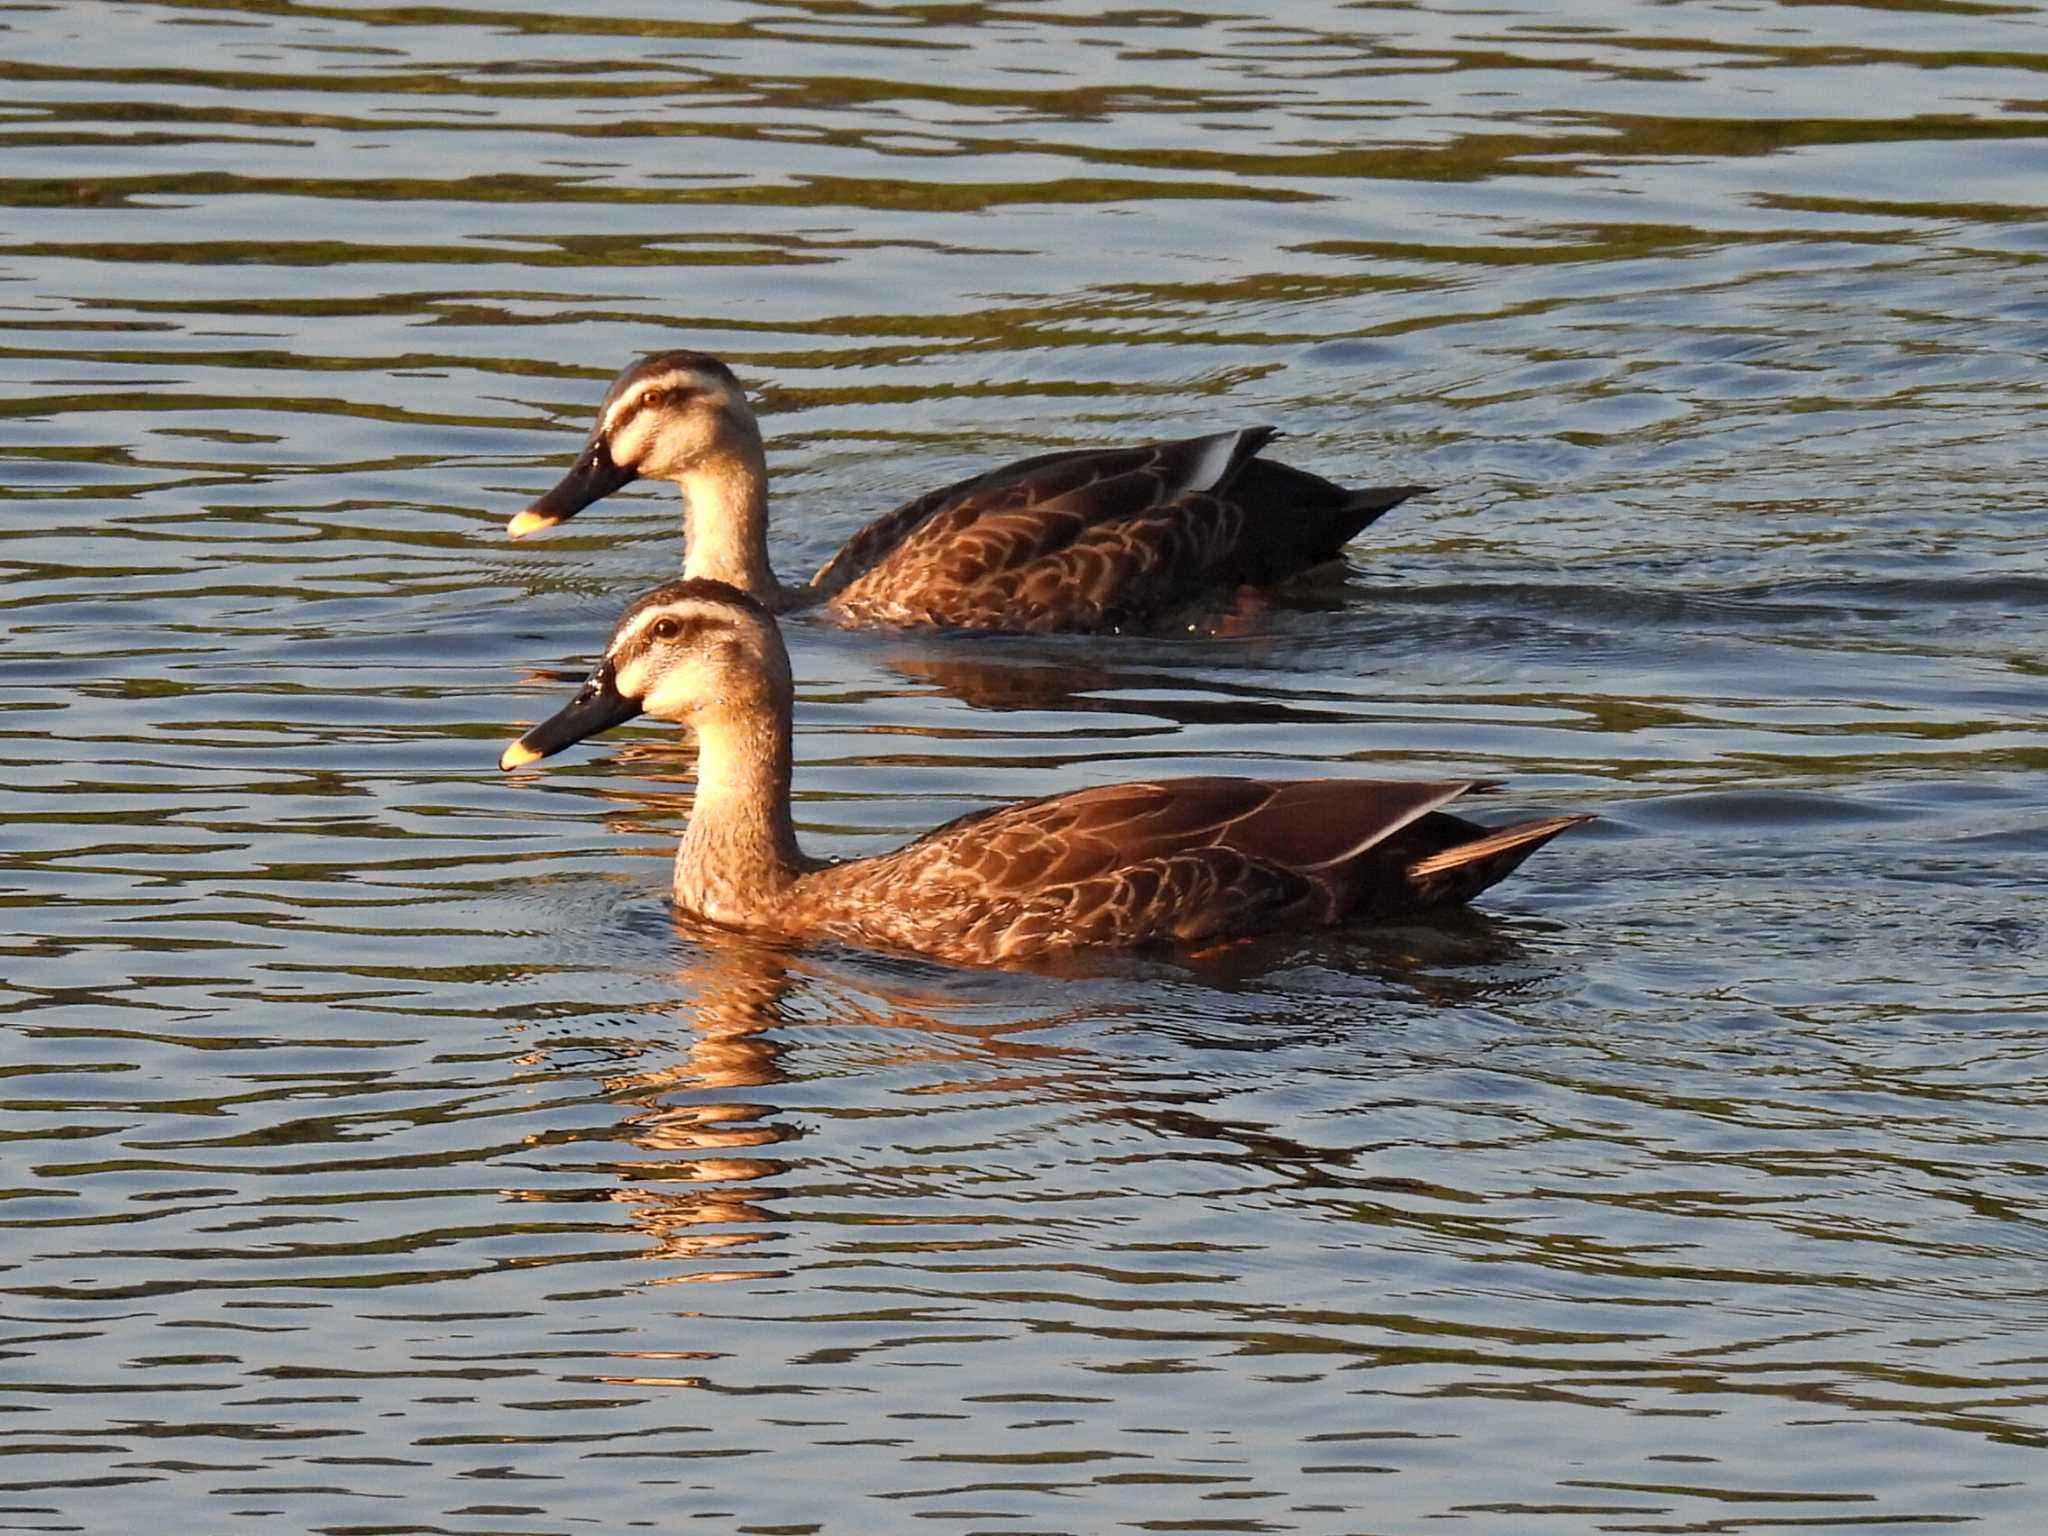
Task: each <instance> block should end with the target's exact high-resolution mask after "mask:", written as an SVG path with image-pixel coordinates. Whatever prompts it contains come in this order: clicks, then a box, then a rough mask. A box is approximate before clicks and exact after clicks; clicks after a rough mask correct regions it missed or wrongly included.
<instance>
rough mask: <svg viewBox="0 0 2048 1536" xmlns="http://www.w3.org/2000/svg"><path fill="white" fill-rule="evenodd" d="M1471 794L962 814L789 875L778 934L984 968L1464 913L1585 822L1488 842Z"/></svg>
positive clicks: (1129, 801)
mask: <svg viewBox="0 0 2048 1536" xmlns="http://www.w3.org/2000/svg"><path fill="white" fill-rule="evenodd" d="M1473 787H1474V786H1473V785H1472V784H1470V783H1406V782H1395V781H1381V780H1363V779H1311V780H1304V781H1300V782H1295V783H1278V784H1275V783H1265V782H1261V781H1258V780H1253V779H1225V778H1205V779H1204V778H1198V779H1172V780H1163V781H1156V782H1150V783H1137V784H1118V785H1114V786H1111V787H1108V788H1103V789H1088V790H1082V791H1079V792H1077V793H1074V794H1066V795H1056V796H1053V797H1051V798H1049V799H1044V800H1033V801H1029V802H1026V803H1024V804H1021V805H1015V806H1008V807H1001V808H998V809H995V810H989V811H981V812H977V813H975V814H973V815H971V816H966V817H962V818H961V819H960V820H958V821H954V822H951V823H948V824H947V825H946V826H943V827H940V828H939V829H938V830H936V831H934V832H932V833H929V834H928V835H926V836H924V837H922V838H919V839H918V840H917V841H916V842H914V843H911V844H910V845H909V846H907V847H905V848H901V849H898V850H897V851H896V852H894V853H890V854H885V855H883V856H881V857H879V858H875V859H864V860H860V861H858V862H856V863H851V864H842V865H838V866H834V867H830V868H827V869H823V870H819V871H817V872H815V873H812V874H809V875H806V876H804V877H803V878H802V879H801V880H800V881H799V882H798V886H797V889H796V891H795V892H794V893H793V897H794V899H793V901H792V903H791V905H790V907H789V909H788V921H789V923H790V925H791V927H792V929H794V930H798V931H805V932H823V933H828V934H832V935H835V936H837V937H841V938H845V939H850V940H853V941H856V942H860V943H867V944H874V943H882V944H889V945H895V946H900V947H903V948H907V949H915V950H921V951H924V952H926V953H930V954H938V955H943V956H945V957H947V958H949V959H955V960H967V961H971V962H976V963H982V964H986V963H989V962H992V961H998V960H1006V959H1015V958H1022V957H1028V956H1031V955H1038V954H1045V953H1049V952H1053V951H1058V950H1064V949H1072V948H1077V947H1082V946H1094V945H1109V946H1116V947H1135V946H1142V945H1156V944H1173V943H1191V942H1199V941H1206V940H1212V939H1218V938H1234V937H1240V936H1248V935H1252V934H1258V933H1265V932H1270V931H1272V930H1274V929H1278V928H1283V927H1290V926H1303V925H1323V924H1333V923H1341V922H1345V921H1348V920H1351V919H1355V918H1367V917H1388V916H1393V915H1397V914H1399V913H1405V912H1416V911H1422V910H1425V909H1427V908H1430V907H1435V906H1443V905H1448V904H1452V903H1456V902H1462V901H1465V900H1468V899H1469V898H1470V897H1472V896H1473V895H1476V894H1477V893H1478V892H1479V891H1481V890H1483V889H1485V888H1486V887H1487V886H1489V885H1491V884H1493V883H1494V882H1495V881H1497V880H1500V879H1502V878H1504V877H1505V876H1506V875H1507V874H1508V873H1509V872H1510V871H1511V870H1512V869H1514V867H1515V866H1516V865H1518V864H1519V863H1520V862H1521V861H1522V860H1523V859H1525V858H1527V857H1528V856H1529V854H1530V853H1532V852H1534V851H1535V849H1536V848H1538V847H1540V846H1542V844H1543V843H1545V842H1548V841H1549V840H1550V839H1551V838H1553V837H1555V836H1556V835H1557V834H1558V833H1559V832H1562V831H1563V830H1564V829H1565V828H1567V827H1569V826H1573V825H1576V824H1577V823H1578V822H1580V821H1584V820H1586V819H1587V818H1585V817H1583V816H1561V817H1552V818H1550V819H1548V820H1546V821H1541V822H1529V823H1524V824H1523V825H1521V826H1517V827H1511V828H1506V829H1500V830H1492V829H1488V828H1484V827H1480V826H1477V825H1475V824H1473V823H1471V822H1468V821H1465V820H1463V819H1462V818H1460V817H1457V816H1452V815H1448V814H1446V813H1444V812H1442V811H1441V810H1439V809H1438V807H1439V806H1442V805H1444V804H1447V803H1448V802H1450V801H1451V800H1454V799H1456V798H1457V797H1458V796H1459V795H1461V794H1464V793H1465V792H1467V791H1468V790H1470V789H1471V788H1473Z"/></svg>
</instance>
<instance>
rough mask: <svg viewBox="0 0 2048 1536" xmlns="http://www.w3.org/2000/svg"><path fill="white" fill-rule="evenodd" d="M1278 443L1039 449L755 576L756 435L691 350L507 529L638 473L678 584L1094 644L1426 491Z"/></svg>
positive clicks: (764, 514)
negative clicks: (663, 497)
mask: <svg viewBox="0 0 2048 1536" xmlns="http://www.w3.org/2000/svg"><path fill="white" fill-rule="evenodd" d="M1275 435H1276V431H1275V429H1274V428H1272V427H1270V426H1255V427H1244V428H1240V429H1238V430H1236V431H1232V432H1218V433H1212V434H1210V435H1209V436H1206V437H1190V438H1183V439H1180V440H1178V441H1174V442H1156V443H1143V444H1137V445H1134V446H1127V447H1118V448H1084V449H1075V450H1063V451H1059V452H1054V453H1043V454H1038V455H1036V456H1034V457H1032V458H1027V459H1020V460H1018V461H1017V462H1016V463H1014V464H1005V465H1003V466H1002V467H1000V468H997V469H992V470H988V471H986V472H984V473H982V474H978V475H972V476H970V477H968V478H967V479H965V480H959V481H955V482H954V483H953V484H951V485H948V486H943V487H941V488H940V489H938V490H936V491H931V492H928V493H927V494H925V495H923V496H919V497H916V498H914V499H913V500H911V501H907V502H905V503H904V504H903V505H902V506H900V507H897V508H896V509H895V510H894V511H892V512H887V513H884V514H883V515H882V516H880V517H878V518H876V519H875V520H874V521H873V522H871V523H869V524H868V525H867V526H866V527H865V528H863V529H861V530H860V532H858V533H856V534H855V535H854V536H853V537H852V538H851V539H849V540H847V542H846V544H845V545H844V547H842V548H841V549H840V550H839V552H838V553H837V554H835V555H833V556H832V558H831V559H829V560H827V561H826V562H825V563H824V565H822V566H821V567H819V569H818V571H817V572H816V573H815V574H814V575H813V576H812V577H811V579H810V580H809V581H808V582H805V583H803V584H802V585H800V586H785V585H784V584H783V583H782V582H780V581H779V580H777V579H776V576H775V572H774V570H773V569H772V568H771V566H770V565H769V563H768V467H767V456H766V454H765V452H764V450H763V448H762V445H761V427H760V423H759V422H758V421H757V420H756V419H755V416H754V411H753V407H752V406H751V405H749V404H748V402H747V394H746V390H745V389H744V388H743V387H742V386H741V384H740V381H739V379H738V378H737V377H736V376H735V375H734V373H733V371H732V369H731V368H730V367H728V366H727V365H726V364H725V363H723V362H722V361H720V360H719V359H718V358H715V357H712V356H709V355H708V354H705V353H702V352H687V351H683V352H663V353H659V354H657V355H655V356H652V357H648V358H645V359H643V360H642V361H640V362H636V363H634V364H632V365H631V366H630V367H628V368H626V369H625V370H624V371H623V372H622V373H620V374H619V376H618V377H617V378H615V379H614V380H612V384H611V387H610V388H609V389H608V390H606V391H605V396H604V400H603V402H602V403H601V404H600V405H599V406H598V411H597V422H596V425H595V426H593V427H592V429H591V432H590V438H589V440H588V441H587V442H586V443H585V444H584V446H583V449H582V451H581V452H580V453H579V454H578V455H577V456H576V459H575V461H574V462H573V463H572V464H571V465H570V467H569V469H568V471H567V472H566V473H564V474H563V476H562V477H561V479H560V480H559V481H557V482H556V484H555V485H554V486H553V488H552V489H550V490H549V491H548V492H547V493H546V494H545V495H543V496H541V497H540V499H539V500H537V501H535V502H534V503H532V505H530V506H528V507H527V508H526V509H525V510H524V511H522V512H520V513H519V514H518V515H516V516H515V517H513V518H512V519H511V521H510V522H509V523H508V524H507V525H506V532H507V533H508V534H509V535H510V536H511V537H513V538H515V539H520V538H525V537H528V536H529V535H531V534H535V533H538V532H540V531H542V530H543V529H547V528H553V527H556V526H558V525H559V524H561V523H562V522H564V521H565V520H567V519H568V518H571V517H574V516H575V515H576V514H577V513H578V512H580V511H582V510H583V509H584V508H585V507H587V506H589V505H590V504H591V503H592V502H595V501H597V500H599V499H600V498H602V497H605V496H609V495H610V494H611V493H612V492H614V491H616V490H618V489H619V488H620V487H621V486H623V485H626V484H628V483H630V482H631V481H633V480H634V479H636V478H640V477H646V478H650V479H656V480H673V481H674V482H676V484H677V485H678V486H679V487H680V488H681V491H682V499H683V537H684V560H683V575H684V576H685V577H694V578H698V579H702V580H709V581H723V582H726V583H728V584H729V585H731V586H734V587H737V588H738V589H739V590H740V591H742V592H745V593H746V594H747V595H748V596H750V597H752V598H754V599H755V600H756V601H757V602H759V603H761V604H762V605H763V606H765V607H767V608H769V609H771V610H773V611H775V612H777V613H786V612H789V611H790V610H792V609H797V608H808V607H813V606H820V607H823V608H824V609H825V610H826V611H827V612H828V613H829V615H830V616H831V617H832V618H833V619H835V620H836V621H838V622H840V623H842V624H847V625H853V626H868V627H900V628H926V627H928V628H956V629H976V630H999V631H1012V632H1023V633H1054V632H1084V633H1085V632H1104V631H1116V630H1122V629H1126V628H1129V627H1133V626H1139V625H1144V624H1147V623H1149V622H1152V621H1155V620H1157V619H1159V618H1160V617H1161V616H1163V615H1164V614H1165V613H1167V612H1168V611H1169V610H1172V609H1175V608H1178V607H1181V606H1183V605H1185V604H1187V603H1189V602H1191V601H1194V600H1196V599H1199V598H1201V597H1203V596H1204V595H1205V594H1207V593H1211V592H1214V591H1216V590H1218V589H1231V588H1234V587H1239V586H1247V585H1249V586H1264V585H1269V584H1271V583H1274V582H1277V581H1280V580H1282V579H1284V578H1286V577H1288V576H1291V575H1294V574H1295V573H1297V572H1300V571H1304V570H1307V569H1309V568H1311V567H1313V566H1317V565H1322V564H1325V563H1327V562H1329V561H1332V560H1335V559H1336V558H1337V557H1338V556H1339V555H1340V554H1341V552H1342V551H1343V548H1344V546H1345V545H1346V544H1347V543H1349V542H1350V541H1351V539H1352V538H1354V537H1355V536H1356V535H1357V534H1358V533H1360V532H1361V531H1363V530H1364V529H1365V528H1366V527H1368V526H1369V525H1370V524H1372V523H1373V522H1374V521H1375V520H1377V519H1378V518H1380V517H1381V516H1383V515H1384V514H1385V513H1387V512H1389V511H1391V510H1392V509H1393V508H1395V507H1397V506H1399V505H1400V504H1401V503H1402V502H1404V501H1406V500H1407V499H1408V498H1409V497H1411V496H1416V495H1419V494H1421V493H1422V492H1424V491H1426V490H1428V489H1429V487H1427V486H1420V485H1394V486H1377V487H1373V488H1371V489H1367V490H1347V489H1345V488H1344V487H1342V486H1339V485H1335V484H1333V483H1332V482H1330V481H1328V480H1324V479H1322V478H1321V477H1319V476H1317V475H1312V474H1309V473H1308V472H1307V471H1305V470H1300V469H1295V468H1293V467H1292V466H1290V465H1286V464H1281V463H1277V462H1275V461H1273V460H1271V459H1266V458H1262V457H1260V453H1261V451H1262V450H1263V449H1264V448H1265V447H1266V446H1267V444H1269V443H1270V442H1271V441H1272V439H1273V438H1274V436H1275Z"/></svg>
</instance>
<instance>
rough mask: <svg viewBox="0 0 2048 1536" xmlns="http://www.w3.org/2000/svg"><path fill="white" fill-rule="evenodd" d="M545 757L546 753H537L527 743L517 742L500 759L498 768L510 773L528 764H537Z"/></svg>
mask: <svg viewBox="0 0 2048 1536" xmlns="http://www.w3.org/2000/svg"><path fill="white" fill-rule="evenodd" d="M545 756H547V754H546V753H545V752H536V751H534V750H533V748H531V747H529V746H528V745H527V744H526V743H525V742H523V741H515V742H513V743H512V745H511V746H509V747H507V748H506V749H505V752H504V755H503V756H502V757H500V758H499V759H498V767H499V768H500V769H501V770H503V771H505V772H508V773H509V772H510V771H511V770H512V769H514V768H524V767H525V766H526V765H527V764H528V763H537V762H539V761H540V760H541V759H542V758H543V757H545Z"/></svg>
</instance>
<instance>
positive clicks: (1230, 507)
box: [811, 427, 1426, 632]
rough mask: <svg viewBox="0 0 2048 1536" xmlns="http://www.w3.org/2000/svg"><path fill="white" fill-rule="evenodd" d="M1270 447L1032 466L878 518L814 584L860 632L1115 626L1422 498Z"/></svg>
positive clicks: (1156, 451) (1252, 444) (1311, 557)
mask: <svg viewBox="0 0 2048 1536" xmlns="http://www.w3.org/2000/svg"><path fill="white" fill-rule="evenodd" d="M1273 436H1274V429H1273V428H1272V427H1248V428H1245V429H1243V430H1242V431H1238V432H1223V433H1214V434H1211V435H1210V436H1207V437H1194V438H1186V439H1183V440H1181V441H1178V442H1170V443H1154V444H1148V445H1145V446H1143V447H1136V448H1103V449H1084V450H1080V451H1077V452H1070V453H1052V454H1041V455H1039V456H1038V457H1036V458H1031V459H1025V460H1022V461H1020V462H1018V463H1016V464H1011V465H1007V466H1005V467H1004V468H1002V469H998V470H993V471H991V472H989V473H987V474H984V475H977V476H975V477H973V478H971V479H968V480H962V481H959V482H957V483H956V484H953V485H949V486H946V487H944V488H943V489H941V490H937V491H933V492H931V493H930V494H928V495H925V496H920V497H918V498H917V499H916V500H914V501H910V502H907V503H905V504H904V505H903V506H901V507H898V508H897V509H896V510H895V511H893V512H890V513H887V514H885V515H884V516H882V517H881V518H878V519H877V520H876V521H875V522H873V523H871V524H869V525H868V526H867V527H866V528H864V529H862V530H861V531H860V532H859V533H857V534H855V535H854V536H853V538H852V539H850V540H849V541H848V542H847V544H846V546H845V548H843V549H842V550H840V552H839V553H838V554H837V555H835V556H834V557H833V558H832V559H831V560H830V561H828V562H827V563H826V564H825V566H824V567H823V568H822V569H820V570H819V572H818V574H817V575H816V576H814V577H813V578H812V579H811V588H812V590H813V591H814V592H817V593H819V594H820V595H822V596H823V597H824V598H825V601H826V602H827V603H828V604H829V605H830V606H831V607H832V608H833V609H834V610H835V611H836V612H837V613H838V614H839V615H840V616H841V617H842V618H844V619H846V620H848V621H850V622H853V623H864V624H935V625H946V626H961V627H971V628H978V629H1005V630H1014V631H1040V632H1049V631H1066V630H1099V629H1115V628H1119V627H1122V626H1125V625H1129V624H1136V623H1142V622H1144V621H1145V620H1147V619H1149V618H1152V617H1154V616H1156V615H1158V614H1159V613H1161V612H1163V611H1165V610H1167V609H1170V608H1173V607H1175V606H1178V605H1180V604H1182V603H1186V602H1188V601H1191V600H1193V599H1195V598H1197V597H1199V596H1200V595H1201V594H1202V593H1203V592H1204V591H1206V590H1208V589H1210V588H1212V587H1216V586H1219V585H1240V584H1245V583H1258V584H1263V583H1268V582H1273V581H1278V580H1281V579H1282V578H1284V577H1286V576H1289V575H1292V574H1294V573H1295V572H1297V571H1302V570H1306V569H1308V568H1309V567H1311V566H1315V565H1320V564H1322V563H1323V562H1325V561H1327V560H1331V559H1334V558H1335V557H1336V556H1337V555H1338V553H1339V552H1340V551H1342V549H1343V547H1344V545H1345V544H1346V543H1347V542H1349V541H1350V540H1351V539H1352V538H1353V537H1355V536H1356V535H1357V534H1358V533H1359V532H1360V531H1361V530H1362V529H1364V528H1365V527H1366V526H1367V525H1369V524H1370V523H1372V522H1373V521H1374V520H1375V519H1377V518H1378V517H1380V516H1381V515H1382V514H1383V513H1385V512H1387V511H1389V510H1390V509H1392V508H1393V507H1395V506H1398V505H1399V504H1400V503H1401V502H1403V501H1405V500H1407V499H1408V498H1409V497H1410V496H1413V495H1416V494H1418V493H1419V492H1421V491H1422V490H1424V489H1426V487H1423V486H1413V485H1404V486H1382V487H1376V488H1373V489H1370V490H1361V491H1353V490H1346V489H1345V488H1343V487H1342V486H1338V485H1333V484H1332V483H1331V482H1329V481H1327V480H1324V479H1322V478H1320V477H1319V476H1316V475H1312V474H1309V473H1308V472H1307V471H1305V470H1299V469H1295V468H1292V467H1291V466H1289V465H1285V464H1276V463H1272V462H1270V461H1268V460H1264V459H1260V458H1258V457H1257V454H1258V452H1259V450H1260V449H1262V448H1264V447H1265V446H1266V444H1267V443H1268V442H1269V441H1270V440H1271V439H1272V437H1273Z"/></svg>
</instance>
